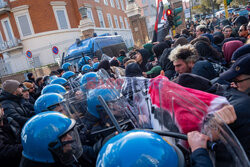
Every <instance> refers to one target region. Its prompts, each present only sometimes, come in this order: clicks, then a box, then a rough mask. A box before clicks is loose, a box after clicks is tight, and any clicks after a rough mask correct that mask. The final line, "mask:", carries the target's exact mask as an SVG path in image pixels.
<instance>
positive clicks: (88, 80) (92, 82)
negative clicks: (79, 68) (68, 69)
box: [80, 72, 99, 92]
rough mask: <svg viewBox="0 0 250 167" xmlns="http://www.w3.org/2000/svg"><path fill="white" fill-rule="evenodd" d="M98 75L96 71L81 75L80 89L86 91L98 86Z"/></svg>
mask: <svg viewBox="0 0 250 167" xmlns="http://www.w3.org/2000/svg"><path fill="white" fill-rule="evenodd" d="M98 81H99V79H98V75H97V73H96V72H88V73H86V74H84V75H83V76H82V78H81V79H80V85H81V89H82V91H84V92H85V91H86V90H88V89H93V88H96V87H97V86H98Z"/></svg>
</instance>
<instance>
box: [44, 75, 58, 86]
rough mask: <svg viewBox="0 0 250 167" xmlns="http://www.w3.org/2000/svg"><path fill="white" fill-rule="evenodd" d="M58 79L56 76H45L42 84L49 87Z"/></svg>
mask: <svg viewBox="0 0 250 167" xmlns="http://www.w3.org/2000/svg"><path fill="white" fill-rule="evenodd" d="M56 78H58V77H57V76H56V75H52V76H45V77H44V83H45V84H46V85H49V84H50V83H51V81H52V80H54V79H56Z"/></svg>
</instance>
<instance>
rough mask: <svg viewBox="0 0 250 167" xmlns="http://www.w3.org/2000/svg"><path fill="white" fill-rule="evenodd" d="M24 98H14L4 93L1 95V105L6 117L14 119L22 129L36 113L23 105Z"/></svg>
mask: <svg viewBox="0 0 250 167" xmlns="http://www.w3.org/2000/svg"><path fill="white" fill-rule="evenodd" d="M21 101H22V97H18V96H14V95H12V94H10V93H8V92H5V91H3V92H2V94H1V95H0V103H1V104H2V107H3V109H4V114H5V115H6V117H11V118H13V119H14V120H15V121H16V122H17V123H18V124H19V125H20V126H21V127H23V125H24V124H25V122H26V121H27V120H28V119H29V118H30V117H32V116H33V115H34V114H35V113H34V112H33V111H30V110H29V109H28V108H27V107H26V106H24V105H22V102H21Z"/></svg>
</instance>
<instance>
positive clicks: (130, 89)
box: [116, 77, 152, 129]
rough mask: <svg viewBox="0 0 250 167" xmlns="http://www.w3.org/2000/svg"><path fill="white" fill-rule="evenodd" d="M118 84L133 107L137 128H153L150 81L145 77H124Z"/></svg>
mask: <svg viewBox="0 0 250 167" xmlns="http://www.w3.org/2000/svg"><path fill="white" fill-rule="evenodd" d="M119 80H120V81H119V82H117V83H116V85H117V87H120V88H121V93H122V95H123V96H124V97H125V98H126V99H127V101H128V103H129V104H130V106H131V113H132V114H133V117H132V118H133V120H134V121H135V124H136V125H137V128H143V129H144V128H152V125H151V108H152V107H151V101H150V97H149V95H148V86H149V80H148V79H146V78H143V77H123V78H120V79H119Z"/></svg>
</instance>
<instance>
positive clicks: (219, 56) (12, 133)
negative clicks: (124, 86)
mask: <svg viewBox="0 0 250 167" xmlns="http://www.w3.org/2000/svg"><path fill="white" fill-rule="evenodd" d="M81 61H82V62H81ZM77 66H78V69H80V70H79V71H76V68H74V67H75V66H74V65H71V64H70V63H69V64H68V66H67V64H64V66H62V68H60V69H58V70H57V71H52V72H51V74H50V76H43V77H37V78H35V76H34V74H32V73H28V74H27V80H25V81H23V82H21V83H20V82H19V81H16V80H6V81H5V82H4V83H3V84H2V91H1V94H0V104H1V105H0V109H1V113H0V160H1V163H3V164H6V166H19V164H20V161H21V157H22V154H21V153H22V150H23V146H22V144H21V130H22V128H23V127H24V125H25V123H26V122H27V121H28V120H30V118H31V117H33V116H34V115H36V113H35V109H34V104H35V102H36V100H37V99H39V97H41V94H42V91H43V88H44V87H45V86H46V85H48V83H50V82H51V81H50V80H52V79H51V78H53V76H56V77H57V78H58V77H60V78H62V79H61V81H60V82H59V81H58V80H57V81H56V82H57V83H59V84H61V85H62V86H63V87H65V88H66V89H68V86H69V85H66V84H64V82H65V83H66V82H67V80H68V78H67V76H66V75H65V74H66V72H67V71H72V72H74V73H77V72H81V73H82V74H85V73H88V72H90V71H94V72H96V71H98V70H100V69H104V70H106V71H107V73H108V74H109V76H110V77H111V78H114V79H118V78H120V77H145V78H154V77H157V76H159V75H160V74H163V75H165V76H166V77H167V78H168V79H169V80H171V81H173V82H175V83H177V84H179V85H182V86H184V87H188V88H192V89H197V90H201V91H204V92H208V93H212V94H216V95H219V96H224V97H226V99H227V100H228V102H229V103H230V104H231V105H232V106H233V109H230V111H231V110H233V111H234V112H235V113H236V117H237V119H236V120H235V121H233V123H232V122H230V124H229V127H230V128H231V130H232V131H233V132H234V134H235V135H236V137H237V138H238V140H239V141H240V143H241V145H242V146H243V148H244V150H245V152H246V154H247V156H248V158H249V156H250V143H249V141H250V110H249V104H250V97H249V96H250V22H248V19H246V18H245V17H243V16H239V17H235V18H230V19H223V20H219V19H217V18H213V19H212V20H209V19H206V20H205V21H204V22H200V23H198V22H197V23H195V24H194V23H189V25H188V28H187V29H182V30H181V33H180V34H177V35H175V36H174V37H173V38H171V37H169V36H167V37H166V38H165V41H163V42H155V43H147V44H145V45H143V48H134V49H133V50H131V51H129V52H128V53H126V51H125V50H120V52H119V54H118V55H116V56H115V57H113V58H110V57H106V58H105V57H104V58H102V59H101V60H98V58H97V57H93V58H92V59H91V58H89V57H88V56H85V57H83V58H82V59H81V60H80V61H79V63H78V64H77ZM70 68H71V69H70ZM162 71H163V72H164V73H163V72H162ZM67 74H69V73H67ZM52 82H53V80H52ZM73 84H75V85H74V86H73V87H77V86H79V83H77V82H75V83H73ZM188 136H189V137H190V138H189V144H190V145H191V147H192V146H193V148H192V151H194V150H196V149H197V148H200V147H201V146H197V141H196V140H198V139H199V138H200V139H201V140H203V141H207V140H208V139H207V138H206V137H204V136H201V134H196V132H193V133H192V134H189V135H188ZM192 143H194V144H192ZM195 143H196V145H195ZM194 145H195V146H194ZM201 145H203V147H202V148H206V146H204V142H203V144H201ZM23 156H24V155H23ZM26 158H27V157H26ZM196 158H197V157H196ZM198 158H199V157H198ZM203 158H204V157H203ZM13 159H15V160H13ZM90 159H91V158H90ZM203 160H204V159H202V158H201V161H203ZM22 161H24V160H22ZM198 161H199V160H198ZM207 161H209V160H207V159H205V160H204V162H207ZM209 163H210V162H209ZM194 166H195V165H194ZM207 166H209V165H208V164H207Z"/></svg>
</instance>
